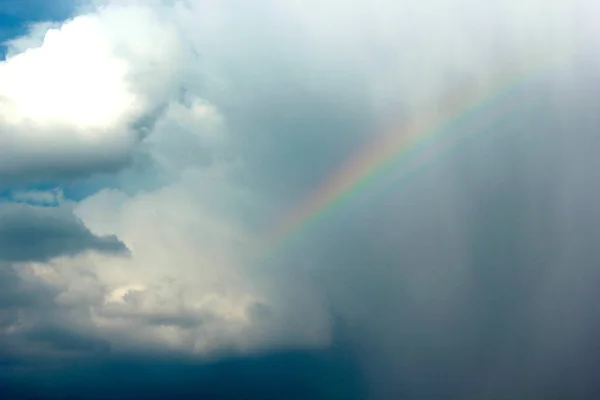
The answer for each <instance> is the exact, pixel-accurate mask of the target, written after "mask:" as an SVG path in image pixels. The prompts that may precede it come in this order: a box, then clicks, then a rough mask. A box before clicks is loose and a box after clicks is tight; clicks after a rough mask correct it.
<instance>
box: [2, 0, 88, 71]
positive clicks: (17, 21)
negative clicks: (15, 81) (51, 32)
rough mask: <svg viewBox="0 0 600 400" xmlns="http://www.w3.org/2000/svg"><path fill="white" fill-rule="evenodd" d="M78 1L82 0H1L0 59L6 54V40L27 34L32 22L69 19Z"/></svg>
mask: <svg viewBox="0 0 600 400" xmlns="http://www.w3.org/2000/svg"><path fill="white" fill-rule="evenodd" d="M78 2H80V0H0V60H3V59H4V57H5V55H6V45H5V43H6V41H8V40H10V39H14V38H16V37H19V36H23V35H25V34H27V32H28V29H29V26H30V25H32V24H35V23H39V22H46V21H64V20H66V19H68V18H69V17H71V16H72V13H73V11H74V10H75V7H76V6H77V4H78Z"/></svg>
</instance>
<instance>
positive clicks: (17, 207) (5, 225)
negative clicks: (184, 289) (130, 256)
mask: <svg viewBox="0 0 600 400" xmlns="http://www.w3.org/2000/svg"><path fill="white" fill-rule="evenodd" d="M84 251H99V252H104V253H112V254H124V253H126V252H127V248H126V246H125V245H124V244H123V243H122V242H121V241H119V239H118V238H117V237H115V236H114V235H113V236H97V235H94V234H93V233H92V232H90V231H89V230H88V229H87V228H86V226H85V225H84V224H83V222H81V220H79V219H77V217H75V216H74V215H73V214H72V213H71V212H70V211H69V210H66V209H64V208H62V207H61V208H56V207H36V206H30V205H26V204H14V203H5V204H2V205H0V260H2V261H5V262H26V261H48V260H49V259H51V258H54V257H58V256H64V255H75V254H78V253H81V252H84Z"/></svg>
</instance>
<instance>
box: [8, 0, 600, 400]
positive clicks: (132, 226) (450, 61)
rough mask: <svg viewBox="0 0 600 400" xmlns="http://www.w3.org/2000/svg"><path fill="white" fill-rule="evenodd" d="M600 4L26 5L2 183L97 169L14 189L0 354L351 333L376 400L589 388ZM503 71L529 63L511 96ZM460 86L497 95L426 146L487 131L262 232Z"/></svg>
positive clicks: (245, 346) (11, 84)
mask: <svg viewBox="0 0 600 400" xmlns="http://www.w3.org/2000/svg"><path fill="white" fill-rule="evenodd" d="M598 12H599V10H598V7H597V6H596V5H595V4H593V3H592V2H586V1H583V0H582V1H572V2H568V3H567V2H562V1H548V0H546V1H543V2H542V1H541V0H540V1H537V0H533V1H529V2H527V3H526V4H525V3H523V2H522V1H517V0H514V1H491V2H488V3H485V4H482V3H481V2H476V1H471V0H458V1H442V0H439V1H434V2H430V3H428V4H427V5H424V4H423V3H422V2H417V1H408V0H407V1H401V2H393V1H387V0H380V1H374V2H371V3H368V4H367V3H356V4H352V5H349V4H346V2H341V1H335V0H331V1H326V2H322V1H320V2H317V1H305V2H298V1H293V2H286V3H281V2H278V3H276V2H271V1H260V2H255V3H253V4H252V6H250V5H248V4H246V3H245V2H242V1H235V0H233V1H227V2H217V1H185V2H184V1H166V2H160V1H149V2H146V1H144V2H142V1H126V2H125V1H97V2H92V3H89V4H87V5H86V7H85V8H82V9H80V10H79V11H77V13H76V14H78V15H76V16H74V17H73V18H72V19H70V20H68V21H65V22H64V23H59V24H54V25H39V26H37V27H35V28H34V29H33V30H32V31H31V33H30V34H29V35H28V36H27V37H24V38H18V39H15V40H13V41H11V42H10V44H9V50H8V55H7V57H6V59H5V60H4V61H2V63H1V64H0V108H1V109H2V114H1V116H0V183H3V182H4V183H10V184H19V185H25V186H27V184H31V182H40V181H48V180H49V181H51V182H54V183H56V182H59V183H58V184H57V185H58V186H60V187H63V188H64V189H65V191H64V193H68V190H66V188H67V187H68V185H71V184H73V185H77V184H79V185H83V186H85V187H86V188H87V189H86V190H87V191H86V195H85V196H81V197H85V198H83V199H81V198H78V199H77V201H74V200H73V199H69V198H68V195H64V196H63V195H62V194H60V193H63V191H62V189H60V188H58V189H56V190H54V191H52V192H44V191H42V190H41V189H40V190H33V191H28V190H25V189H22V187H21V186H19V187H20V189H19V191H18V192H14V193H11V195H10V196H8V197H9V198H8V200H7V201H5V202H3V203H0V275H1V276H0V278H1V279H2V280H1V281H2V282H3V283H2V292H1V293H2V295H1V297H0V312H1V314H0V315H1V316H2V318H0V329H1V332H2V339H1V341H0V349H1V350H0V351H1V352H3V353H2V354H6V356H5V357H6V358H7V359H8V358H9V357H11V359H18V360H24V359H26V360H31V359H37V358H45V357H52V359H55V360H61V362H64V360H74V359H76V360H77V362H83V363H84V364H85V363H86V362H88V361H86V360H89V359H88V357H89V356H91V355H93V356H94V357H101V358H102V360H104V361H106V360H108V361H107V362H109V363H113V362H117V361H118V360H123V359H127V358H128V357H133V355H135V357H146V356H151V357H155V356H157V355H162V356H165V357H167V356H177V357H186V358H187V357H192V359H194V360H203V361H206V360H212V359H218V358H220V357H226V356H231V355H238V356H239V355H242V356H244V355H248V354H250V353H257V352H258V353H263V354H264V353H265V352H269V351H275V350H282V349H283V350H286V349H287V350H289V349H315V348H317V349H323V348H329V347H332V346H342V347H343V348H344V350H343V351H344V352H346V353H347V354H351V355H352V357H353V358H352V362H358V364H359V365H360V369H361V371H363V372H364V374H365V377H366V378H365V379H366V380H367V382H368V385H367V387H368V388H369V393H368V394H366V396H369V397H371V398H399V397H402V396H405V397H407V398H415V399H429V398H441V397H443V398H449V399H454V398H456V399H465V398H466V399H470V398H473V399H478V398H482V397H488V396H492V397H503V396H508V397H511V398H517V399H518V398H527V399H531V398H543V399H545V398H549V397H548V396H550V394H551V393H554V394H555V395H557V396H559V395H565V396H567V397H569V398H585V396H586V395H588V394H589V393H591V392H593V390H594V381H593V379H592V377H591V375H590V374H589V373H587V372H586V371H591V370H593V368H594V367H595V366H597V364H598V355H597V349H596V347H595V345H594V343H595V341H594V337H596V336H597V333H598V329H599V328H600V324H598V321H597V317H596V316H595V312H594V311H593V304H594V303H595V301H594V287H595V282H596V281H597V279H598V274H597V272H596V271H595V270H596V268H595V262H596V260H597V250H596V246H595V238H597V237H598V234H600V232H599V231H598V226H600V225H599V224H598V222H600V221H596V219H597V218H596V217H595V216H596V215H600V213H598V210H597V207H598V206H597V204H600V203H598V202H597V201H596V199H597V193H598V189H599V188H598V184H597V179H595V172H594V171H597V170H598V167H599V165H598V161H596V160H597V157H596V155H595V149H597V148H598V144H599V141H598V135H597V134H596V133H595V132H596V127H597V126H598V122H600V121H598V113H597V110H595V104H597V101H598V99H597V89H598V82H599V81H598V72H597V71H598V54H599V53H598V50H599V49H600V46H599V43H598V39H597V38H598V37H600V36H598V35H597V33H598V32H597V28H596V27H595V23H594V21H595V19H594V18H592V17H591V15H599V14H598ZM505 75H510V76H518V77H521V78H522V79H520V80H518V82H517V83H516V84H513V85H512V86H510V87H506V86H505V87H502V88H501V89H502V90H499V91H493V90H496V89H494V88H497V84H498V80H499V78H498V77H504V76H505ZM526 77H528V78H527V79H526ZM467 88H475V89H476V90H477V91H479V92H481V93H487V94H488V96H487V97H486V99H485V101H484V102H482V103H481V104H477V105H476V107H472V109H471V111H470V112H469V113H465V114H462V115H460V116H455V117H456V118H453V119H452V121H451V123H448V124H446V125H444V126H443V128H444V129H441V130H440V134H439V135H438V136H434V137H433V139H432V143H434V144H435V143H437V141H438V140H442V139H444V140H446V141H448V140H449V139H448V138H453V137H461V136H465V135H466V134H467V133H473V135H471V136H469V137H468V138H467V139H465V140H462V141H460V143H459V145H458V146H456V147H455V148H453V150H452V151H448V152H444V153H439V154H436V153H432V154H433V157H429V158H426V159H427V160H429V161H428V162H427V163H425V165H424V166H422V167H420V168H415V166H414V164H411V163H410V162H409V161H410V159H409V158H406V159H398V160H396V161H397V164H394V165H393V166H391V167H390V168H389V169H388V170H387V172H386V173H385V174H383V176H380V177H378V178H376V179H372V180H371V181H370V184H369V185H366V186H365V187H364V189H363V190H362V191H360V192H358V193H357V194H356V196H355V197H352V198H349V200H348V201H347V202H345V203H343V204H342V205H340V206H339V207H336V208H334V209H333V210H332V211H331V213H330V214H328V215H327V216H325V217H324V218H323V219H322V220H320V221H319V222H318V223H316V224H314V225H313V226H311V227H309V228H308V229H307V230H305V231H302V232H300V233H299V234H298V235H297V236H296V237H295V240H291V241H289V242H285V243H286V244H285V245H284V244H282V243H284V240H283V239H285V238H277V240H276V241H275V242H274V243H272V245H271V247H270V248H268V249H267V251H265V248H264V239H265V237H268V234H269V233H270V232H272V231H273V227H274V226H277V224H278V223H279V221H281V220H284V219H285V216H286V215H287V214H288V213H290V212H291V211H292V210H295V209H297V208H298V207H301V206H302V205H303V202H304V201H306V200H305V199H307V198H310V197H311V195H312V194H313V193H314V192H315V191H316V190H317V188H319V187H321V185H323V183H324V182H327V181H328V178H329V177H330V176H331V175H332V174H333V173H334V172H335V171H336V170H338V168H339V167H340V166H341V165H344V164H345V165H352V160H353V159H354V158H355V157H357V154H360V153H361V151H363V149H364V148H365V147H366V146H368V145H369V144H370V143H372V142H373V141H376V140H378V139H381V138H382V136H383V135H385V134H390V131H391V134H394V133H395V131H398V132H396V133H395V134H398V135H401V134H402V131H399V130H398V129H399V128H397V127H400V126H403V125H404V124H406V123H407V122H408V123H409V122H410V121H412V120H414V119H418V118H419V117H420V116H423V115H424V113H426V112H431V110H439V111H440V112H442V113H443V112H444V111H445V109H446V108H448V107H451V106H452V105H453V104H449V103H451V102H449V100H448V99H449V98H452V99H454V97H449V94H453V93H459V95H460V94H462V93H463V92H464V91H465V90H466V89H467ZM458 97H460V96H458ZM453 101H454V100H453ZM482 126H483V128H478V130H476V131H475V132H471V131H472V130H473V129H474V127H482ZM390 127H391V130H390ZM433 148H435V146H434V145H432V146H430V147H428V149H433ZM353 157H354V158H353ZM403 160H408V161H406V162H403ZM348 163H349V164H348ZM408 176H411V177H412V178H410V179H409V178H408ZM90 188H91V189H90ZM34 189H35V188H34ZM59 194H60V195H59ZM17 203H18V204H17ZM42 206H44V207H42ZM82 360H83V361H82ZM348 362H350V361H348ZM267 364H268V363H267ZM111 365H112V364H111ZM111 368H112V367H111ZM115 368H116V370H118V368H117V367H115ZM92 369H93V368H92ZM65 371H67V372H65V374H66V375H68V368H67V369H66V370H65ZM11 373H12V372H11ZM66 375H65V376H66ZM11 376H12V375H11ZM13 378H14V377H13ZM13 378H11V379H13ZM15 379H16V381H18V380H19V379H21V378H19V375H18V374H17V375H16V378H15ZM23 379H25V378H23ZM28 379H29V378H28ZM31 379H33V378H31ZM57 379H58V378H57ZM60 379H65V378H64V377H63V378H60ZM357 392H359V390H358V389H357ZM319 393H323V392H319ZM343 393H346V392H343ZM343 393H342V392H339V398H347V397H344V396H345V394H343ZM315 396H316V395H315ZM318 396H322V397H327V396H329V397H333V398H335V394H334V393H333V392H329V395H327V394H319V395H318Z"/></svg>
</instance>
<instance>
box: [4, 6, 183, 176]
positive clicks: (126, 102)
mask: <svg viewBox="0 0 600 400" xmlns="http://www.w3.org/2000/svg"><path fill="white" fill-rule="evenodd" d="M126 26H127V27H130V26H135V27H136V29H137V31H134V30H133V28H131V29H130V28H127V33H125V27H126ZM172 31H173V28H172V27H169V26H168V25H166V24H164V23H162V22H161V21H160V20H159V19H158V17H157V16H156V15H155V14H154V13H153V12H152V11H151V10H149V9H148V8H131V7H105V8H102V9H101V10H98V11H97V12H95V13H92V14H85V15H79V16H76V17H74V18H73V19H71V20H68V21H66V22H64V23H63V24H62V25H60V26H56V27H51V28H50V29H48V26H47V25H42V26H37V27H35V28H34V29H33V30H32V33H31V35H32V36H31V37H30V38H27V39H25V38H22V39H17V40H14V41H12V42H10V43H9V49H8V53H7V57H6V59H5V60H4V61H2V62H1V63H0V99H1V100H0V101H1V103H0V106H1V107H2V109H3V113H2V119H1V120H0V148H1V149H2V150H1V151H2V157H1V158H0V160H1V161H0V177H4V178H5V179H6V177H9V178H10V177H11V176H13V177H14V176H20V175H25V176H30V177H31V178H37V179H39V178H55V177H56V176H59V177H60V176H63V175H66V176H81V175H88V174H90V173H93V172H98V171H110V170H117V169H119V168H121V167H122V166H123V165H124V164H125V163H126V162H127V161H128V160H129V157H130V155H131V151H132V149H133V148H134V147H135V145H136V143H138V141H139V139H140V136H143V132H144V128H147V127H144V126H143V125H142V126H140V125H139V123H140V122H143V120H144V118H147V117H148V116H150V115H151V114H152V113H155V112H157V109H158V107H159V106H160V105H161V104H162V103H163V102H164V101H166V98H168V93H169V91H170V90H173V87H176V86H177V85H176V83H174V78H173V74H174V70H173V65H176V63H177V61H176V60H177V57H178V51H179V50H178V47H179V43H178V42H177V38H176V36H175V35H174V34H173V33H172ZM157 48H161V49H165V50H164V51H162V52H161V53H157V50H156V49H157ZM172 85H174V86H172ZM136 124H137V126H138V128H137V129H136ZM140 129H141V130H140Z"/></svg>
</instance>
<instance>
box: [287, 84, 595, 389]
mask: <svg viewBox="0 0 600 400" xmlns="http://www.w3.org/2000/svg"><path fill="white" fill-rule="evenodd" d="M594 76H595V75H594ZM591 79H592V76H590V75H587V76H585V79H584V77H583V75H582V77H581V78H580V79H578V80H577V81H575V82H571V83H570V84H569V90H572V91H574V92H576V93H579V95H578V98H577V99H576V98H572V97H568V98H566V97H562V96H561V94H563V93H564V89H565V87H561V88H555V89H554V90H552V89H550V86H549V85H550V81H543V82H541V83H539V84H538V85H534V86H533V87H528V88H527V90H530V91H532V92H533V93H534V96H533V101H532V102H530V104H529V105H527V106H523V107H521V108H520V109H519V110H518V111H517V112H514V113H512V114H510V118H506V119H505V120H502V121H501V122H500V123H498V124H495V125H494V126H491V127H490V128H489V129H488V130H487V131H486V133H484V134H482V135H481V136H480V137H478V138H475V139H473V140H470V141H468V142H465V143H464V144H463V145H462V146H461V147H460V148H459V149H457V150H456V151H455V152H454V153H452V154H449V155H446V156H443V157H441V158H440V159H439V161H437V162H436V163H435V164H433V165H429V166H428V168H426V169H424V170H423V171H422V172H420V173H419V174H418V177H417V178H415V179H412V180H404V179H402V175H403V174H404V173H405V171H403V170H402V169H399V170H398V171H396V173H397V175H398V179H397V180H396V181H394V182H392V183H390V184H388V185H387V187H379V188H378V189H377V190H380V191H381V192H382V193H383V194H381V195H380V196H372V197H371V200H370V201H368V202H362V203H360V204H356V205H353V204H350V205H348V207H347V208H346V209H345V210H342V211H339V212H338V215H337V217H334V218H331V219H330V220H329V221H328V222H326V223H323V224H324V225H328V226H326V227H325V228H324V229H325V232H326V233H324V234H323V235H322V236H319V237H318V238H317V239H316V240H317V241H320V242H322V245H320V246H318V248H319V249H320V251H321V252H322V254H323V255H322V257H323V259H322V261H321V263H322V264H323V265H327V266H328V267H327V268H325V269H322V270H321V271H318V272H317V276H319V279H315V281H317V282H321V284H322V285H323V286H324V288H323V291H324V292H326V293H328V294H329V296H330V299H332V300H331V301H332V303H333V304H334V305H333V307H334V309H336V310H338V311H339V312H340V313H342V315H344V317H345V318H347V319H348V321H349V324H350V327H349V332H350V333H349V334H350V335H351V336H352V337H353V338H354V343H355V344H356V346H357V348H359V349H361V350H359V352H361V354H362V360H363V362H364V365H365V366H366V371H367V374H368V376H369V382H370V383H371V384H372V386H371V388H372V389H373V392H372V393H371V395H372V396H374V398H386V399H387V398H390V399H391V398H409V399H435V398H445V399H479V398H487V397H499V398H511V399H547V398H548V399H549V398H553V399H554V398H556V399H558V398H577V399H587V398H590V399H591V398H595V397H596V396H597V393H598V391H597V390H599V389H600V388H599V385H598V384H597V381H596V380H595V379H594V373H593V372H591V371H594V370H595V368H597V366H598V364H599V363H600V347H598V345H597V340H596V339H595V338H596V337H597V336H598V334H599V333H600V317H599V314H598V312H597V310H598V308H597V307H596V305H595V304H596V303H597V299H596V295H595V294H594V293H595V292H596V288H597V284H598V282H600V270H598V262H599V260H600V252H599V250H598V246H597V240H598V238H600V218H599V217H598V216H599V215H600V203H598V202H597V201H596V200H597V199H598V195H599V193H600V180H599V179H598V173H597V171H598V170H600V162H599V161H598V157H597V156H596V150H595V149H597V148H598V146H599V145H600V136H598V134H597V133H596V130H597V126H600V118H599V117H598V114H597V112H596V111H595V106H594V104H597V99H596V100H593V99H594V98H596V97H597V95H596V94H594V93H597V92H595V90H596V85H591V86H589V85H590V81H591ZM514 100H515V98H514V97H512V98H507V99H506V101H509V102H510V101H514ZM502 106H503V105H502V104H494V107H502ZM372 189H373V188H372ZM313 246H314V247H315V248H316V247H317V246H315V245H314V244H313ZM302 249H304V250H306V249H307V248H305V247H303V248H302ZM298 251H299V252H301V251H302V250H298ZM324 271H326V272H324ZM323 276H326V278H324V277H323ZM324 282H327V283H324Z"/></svg>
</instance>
